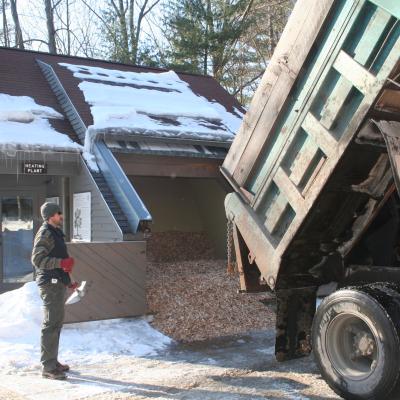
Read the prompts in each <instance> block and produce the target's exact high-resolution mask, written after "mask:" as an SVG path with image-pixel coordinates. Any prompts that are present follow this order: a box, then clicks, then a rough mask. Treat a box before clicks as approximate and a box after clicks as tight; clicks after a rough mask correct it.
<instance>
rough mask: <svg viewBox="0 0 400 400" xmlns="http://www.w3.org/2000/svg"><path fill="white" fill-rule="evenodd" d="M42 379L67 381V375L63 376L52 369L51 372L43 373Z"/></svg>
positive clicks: (57, 370) (62, 373) (60, 372)
mask: <svg viewBox="0 0 400 400" xmlns="http://www.w3.org/2000/svg"><path fill="white" fill-rule="evenodd" d="M42 377H43V378H46V379H57V380H63V379H67V375H65V374H64V372H62V371H60V370H59V369H57V368H56V369H53V370H52V371H43V372H42Z"/></svg>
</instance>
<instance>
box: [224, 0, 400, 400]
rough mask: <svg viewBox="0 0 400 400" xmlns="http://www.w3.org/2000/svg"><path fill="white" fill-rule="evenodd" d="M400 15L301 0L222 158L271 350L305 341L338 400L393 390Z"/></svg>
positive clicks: (396, 367) (353, 3)
mask: <svg viewBox="0 0 400 400" xmlns="http://www.w3.org/2000/svg"><path fill="white" fill-rule="evenodd" d="M399 18H400V0H318V1H317V0H298V1H297V3H296V6H295V8H294V10H293V13H292V15H291V16H290V19H289V22H288V24H287V26H286V28H285V30H284V32H283V34H282V37H281V39H280V42H279V44H278V46H277V48H276V51H275V53H274V56H273V57H272V59H271V61H270V63H269V65H268V68H267V70H266V71H265V74H264V76H263V78H262V81H261V83H260V85H259V88H258V90H257V92H256V93H255V95H254V98H253V100H252V103H251V105H250V107H249V110H248V112H247V114H246V116H245V118H244V121H243V124H242V126H241V128H240V130H239V132H238V133H237V135H236V138H235V140H234V142H233V144H232V147H231V149H230V151H229V153H228V155H227V157H226V159H225V161H224V164H223V166H222V167H221V171H222V173H223V175H224V176H225V177H226V179H227V180H228V182H229V183H230V185H231V186H232V188H233V192H232V193H230V194H228V196H227V197H226V200H225V208H226V214H227V218H228V220H229V224H230V228H231V229H230V233H231V234H232V238H233V244H234V251H235V255H236V262H237V268H238V272H239V277H240V285H241V290H242V291H243V292H258V291H266V290H270V291H274V292H275V294H276V299H277V321H276V344H275V354H276V357H277V359H278V360H281V361H284V360H288V359H292V358H295V357H300V356H304V355H307V354H309V353H310V352H311V350H313V352H314V355H315V358H316V361H317V364H318V365H319V367H320V370H321V374H322V376H323V377H324V379H325V380H326V381H327V382H328V384H329V385H330V386H331V387H332V389H333V390H334V391H335V392H336V393H338V394H339V395H340V396H342V397H344V398H345V399H379V400H381V399H386V398H400V390H399V388H398V387H399V385H400V230H399V229H400V199H399V189H400V185H399V182H400V180H399V170H400V62H399V55H400V22H399ZM396 187H397V190H396ZM232 250H233V249H232ZM324 292H325V294H326V296H325V297H324V299H323V300H322V302H321V303H320V304H319V306H318V307H317V306H316V299H317V295H319V294H322V293H324ZM396 395H397V396H398V397H396Z"/></svg>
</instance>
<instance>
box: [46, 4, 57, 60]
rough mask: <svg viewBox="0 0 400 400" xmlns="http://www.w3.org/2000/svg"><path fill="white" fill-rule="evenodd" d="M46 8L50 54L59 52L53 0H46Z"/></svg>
mask: <svg viewBox="0 0 400 400" xmlns="http://www.w3.org/2000/svg"><path fill="white" fill-rule="evenodd" d="M44 4H45V9H46V24H47V35H48V46H49V52H50V54H57V47H56V30H55V29H54V14H53V6H52V4H51V0H44Z"/></svg>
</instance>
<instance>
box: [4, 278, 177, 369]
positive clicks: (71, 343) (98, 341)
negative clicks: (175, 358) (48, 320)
mask: <svg viewBox="0 0 400 400" xmlns="http://www.w3.org/2000/svg"><path fill="white" fill-rule="evenodd" d="M10 316H11V318H10ZM41 321H42V303H41V299H40V296H39V291H38V287H37V285H36V283H35V282H29V283H26V284H25V285H24V286H23V287H21V288H19V289H17V290H13V291H10V292H6V293H4V294H2V295H0V369H1V370H2V372H3V373H5V372H6V373H13V374H14V373H17V374H18V373H24V372H27V371H31V370H32V369H34V370H35V369H37V370H38V372H39V370H40V363H39V359H40V352H39V349H40V348H39V343H40V325H41ZM170 343H171V339H169V338H168V337H166V336H164V335H162V334H161V333H160V332H158V331H156V330H155V329H153V328H152V327H151V326H150V325H149V324H148V322H147V321H146V320H145V319H144V318H132V319H118V320H108V321H93V322H85V323H77V324H68V325H65V326H64V328H63V330H62V333H61V340H60V353H59V354H60V360H61V361H64V362H69V363H76V362H77V360H79V363H85V364H93V363H98V362H107V361H110V360H112V359H113V357H115V356H119V355H125V356H135V357H141V356H146V355H151V354H155V353H156V352H157V351H159V350H161V349H163V348H164V347H165V346H167V345H168V344H170Z"/></svg>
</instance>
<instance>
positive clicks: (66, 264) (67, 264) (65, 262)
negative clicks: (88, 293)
mask: <svg viewBox="0 0 400 400" xmlns="http://www.w3.org/2000/svg"><path fill="white" fill-rule="evenodd" d="M74 262H75V260H74V259H73V258H72V257H68V258H63V259H62V260H61V262H60V265H61V268H62V269H63V270H64V272H68V273H69V272H71V271H72V267H73V266H74Z"/></svg>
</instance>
